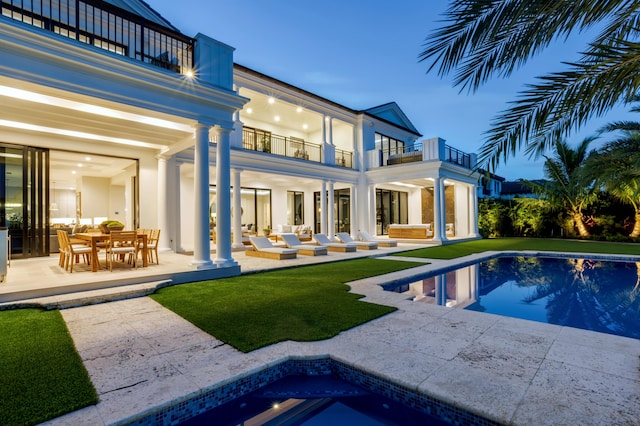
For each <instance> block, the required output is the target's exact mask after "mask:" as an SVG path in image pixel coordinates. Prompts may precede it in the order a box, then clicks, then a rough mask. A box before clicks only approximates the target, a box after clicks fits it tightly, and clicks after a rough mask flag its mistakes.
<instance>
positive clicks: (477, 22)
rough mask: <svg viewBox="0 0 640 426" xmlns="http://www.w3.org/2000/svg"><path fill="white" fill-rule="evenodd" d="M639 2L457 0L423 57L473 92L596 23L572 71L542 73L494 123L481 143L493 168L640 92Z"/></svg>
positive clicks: (540, 148)
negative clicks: (509, 157)
mask: <svg viewBox="0 0 640 426" xmlns="http://www.w3.org/2000/svg"><path fill="white" fill-rule="evenodd" d="M639 24H640V2H638V1H629V0H574V1H564V0H456V1H451V3H450V6H449V8H448V9H447V11H446V12H445V13H444V24H443V26H442V27H441V28H439V29H436V30H435V31H434V32H433V33H432V34H431V35H430V36H429V37H428V38H427V39H426V41H425V44H424V51H423V52H422V53H421V54H420V55H419V59H420V60H421V61H426V60H428V61H430V62H431V65H430V67H429V71H431V70H434V69H435V70H437V72H438V74H439V75H441V76H445V75H448V74H450V73H452V72H455V73H456V75H455V79H454V85H455V86H460V87H461V89H462V90H464V89H467V90H469V91H475V90H477V89H478V87H479V86H481V85H482V84H483V83H485V82H486V81H487V80H488V79H489V78H490V77H492V76H499V77H508V76H509V75H510V74H511V73H512V72H513V71H514V70H516V69H518V68H520V67H521V66H522V65H524V64H525V63H526V62H527V60H528V59H529V58H531V57H533V56H535V55H536V54H538V53H539V52H540V51H541V50H543V49H544V48H546V47H548V46H549V45H550V44H551V43H552V42H554V41H558V40H560V41H562V40H563V39H566V38H567V37H569V36H570V35H571V34H574V33H580V32H582V31H585V30H588V29H591V28H593V27H597V28H600V31H599V33H598V34H597V35H596V36H595V37H594V39H592V40H591V41H590V42H589V43H588V44H587V45H586V46H585V50H584V52H583V53H581V57H580V59H579V60H578V61H577V62H575V63H566V64H565V65H567V66H568V69H566V70H564V71H560V72H553V73H549V74H547V75H544V76H541V77H539V78H538V79H537V81H536V83H534V84H531V85H529V86H528V88H527V89H526V90H524V91H523V92H521V93H520V95H519V96H518V97H517V99H516V100H515V101H513V102H512V104H511V107H510V108H508V109H507V110H505V111H503V112H502V113H501V114H500V115H499V116H498V117H497V118H496V119H495V120H494V122H493V123H492V128H491V129H490V130H489V131H488V132H487V137H486V139H485V142H484V144H483V146H482V148H481V151H480V155H479V161H480V165H481V166H482V167H486V168H490V169H494V168H495V167H496V166H497V165H498V164H499V163H500V162H501V161H505V160H506V158H507V156H509V155H512V154H514V153H515V152H516V151H517V150H518V149H521V148H524V149H525V150H526V152H527V153H529V154H541V153H543V152H544V151H545V149H546V148H547V147H549V146H551V145H553V143H554V141H555V140H556V139H559V138H562V137H563V136H566V135H568V134H569V132H570V131H571V130H575V129H577V128H578V127H580V126H581V125H583V124H585V123H586V121H587V120H588V119H589V118H592V117H597V116H601V115H602V114H604V113H605V112H606V111H607V110H609V109H611V108H612V107H613V106H615V105H616V104H618V103H620V102H625V103H626V102H630V101H631V100H632V98H633V97H635V96H636V95H637V94H638V93H639V92H640V90H639V89H640V73H638V72H637V70H638V67H639V65H640V43H639V42H638V41H637V40H638V38H639V35H640V25H639Z"/></svg>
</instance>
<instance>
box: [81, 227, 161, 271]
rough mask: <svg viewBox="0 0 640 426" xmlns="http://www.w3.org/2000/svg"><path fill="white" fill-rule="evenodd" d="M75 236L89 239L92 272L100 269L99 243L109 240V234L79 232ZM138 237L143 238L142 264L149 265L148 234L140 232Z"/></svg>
mask: <svg viewBox="0 0 640 426" xmlns="http://www.w3.org/2000/svg"><path fill="white" fill-rule="evenodd" d="M74 237H75V238H78V239H80V240H85V241H89V242H90V243H91V272H97V271H98V265H100V261H99V260H98V243H99V242H103V241H108V240H109V234H105V233H102V232H79V233H76V234H74ZM138 239H139V240H142V266H144V267H146V266H149V263H148V261H147V234H143V233H139V234H138Z"/></svg>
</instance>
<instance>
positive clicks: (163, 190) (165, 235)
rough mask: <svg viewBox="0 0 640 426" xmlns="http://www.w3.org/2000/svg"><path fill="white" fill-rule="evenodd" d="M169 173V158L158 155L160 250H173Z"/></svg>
mask: <svg viewBox="0 0 640 426" xmlns="http://www.w3.org/2000/svg"><path fill="white" fill-rule="evenodd" d="M168 192H169V173H168V170H167V159H166V157H163V156H158V229H160V241H158V250H159V251H169V250H171V245H170V243H169V241H170V240H171V239H170V238H169V234H170V231H171V228H170V227H169V203H168Z"/></svg>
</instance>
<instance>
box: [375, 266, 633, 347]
mask: <svg viewBox="0 0 640 426" xmlns="http://www.w3.org/2000/svg"><path fill="white" fill-rule="evenodd" d="M383 287H385V289H386V290H389V291H395V292H398V293H403V294H407V295H409V296H411V297H412V298H413V300H416V301H420V302H423V303H436V304H439V305H446V306H456V307H462V308H464V309H468V310H473V311H479V312H488V313H492V314H498V315H504V316H509V317H515V318H522V319H528V320H533V321H540V322H545V323H549V324H557V325H564V326H570V327H576V328H582V329H585V330H592V331H599V332H603V333H609V334H616V335H620V336H626V337H633V338H640V262H637V263H636V262H618V261H603V260H592V259H575V258H573V259H566V258H545V257H500V258H496V259H491V260H488V261H485V262H480V263H478V264H475V265H471V266H467V267H464V268H460V269H458V270H455V271H449V272H446V273H445V274H436V275H431V276H424V277H420V279H419V280H415V279H413V280H411V282H407V283H394V284H392V285H388V286H383Z"/></svg>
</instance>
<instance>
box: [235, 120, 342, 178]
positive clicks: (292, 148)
mask: <svg viewBox="0 0 640 426" xmlns="http://www.w3.org/2000/svg"><path fill="white" fill-rule="evenodd" d="M242 148H243V149H246V150H250V151H260V152H265V153H267V154H272V155H279V156H282V157H289V158H297V159H300V160H305V161H313V162H316V163H327V161H326V160H327V158H328V157H329V156H328V155H326V153H324V152H323V149H322V145H321V144H317V143H313V142H309V141H306V140H304V139H302V138H298V137H294V136H281V135H276V134H273V133H271V132H269V131H266V130H261V129H255V128H251V127H244V128H243V129H242ZM334 151H335V161H331V163H332V165H335V166H340V167H346V168H353V153H352V152H350V151H344V150H341V149H337V148H335V149H334Z"/></svg>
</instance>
